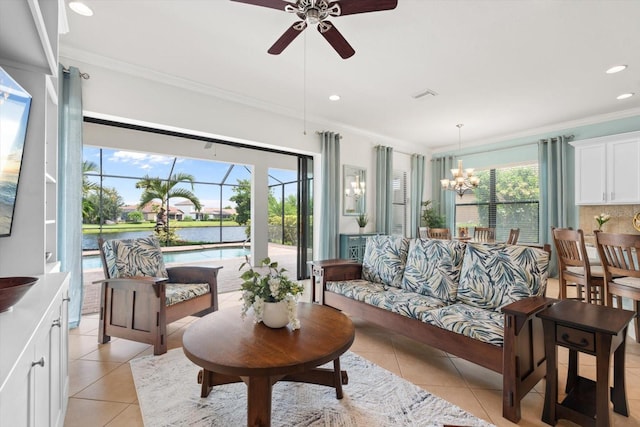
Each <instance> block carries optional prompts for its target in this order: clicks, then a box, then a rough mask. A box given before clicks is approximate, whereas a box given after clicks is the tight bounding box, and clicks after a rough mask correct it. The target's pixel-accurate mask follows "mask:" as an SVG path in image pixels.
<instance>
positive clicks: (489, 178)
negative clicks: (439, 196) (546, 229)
mask: <svg viewBox="0 0 640 427" xmlns="http://www.w3.org/2000/svg"><path fill="white" fill-rule="evenodd" d="M476 174H477V175H478V177H479V178H480V186H479V187H478V188H477V189H476V190H475V191H474V192H473V193H468V194H465V195H464V196H462V197H457V196H456V209H455V224H456V229H457V227H469V228H470V230H469V231H470V232H472V229H473V228H474V227H494V228H495V229H496V240H497V241H505V240H506V239H507V237H508V235H509V230H510V229H511V228H519V229H520V238H519V239H518V241H520V242H524V243H538V239H539V234H538V230H539V215H540V211H539V205H540V186H539V181H538V164H537V163H535V164H526V165H518V166H508V167H504V168H496V169H490V170H482V171H477V173H476Z"/></svg>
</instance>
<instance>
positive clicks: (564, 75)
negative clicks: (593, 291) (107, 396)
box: [60, 0, 640, 150]
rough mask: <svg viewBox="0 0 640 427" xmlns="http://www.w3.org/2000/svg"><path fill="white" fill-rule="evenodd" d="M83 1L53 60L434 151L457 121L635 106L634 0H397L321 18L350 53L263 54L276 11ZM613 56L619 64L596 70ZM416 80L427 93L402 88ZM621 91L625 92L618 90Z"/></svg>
mask: <svg viewBox="0 0 640 427" xmlns="http://www.w3.org/2000/svg"><path fill="white" fill-rule="evenodd" d="M342 1H345V2H346V1H348V0H342ZM85 2H86V3H87V4H88V5H90V6H91V7H92V8H93V10H94V12H95V14H94V16H93V17H83V16H79V15H77V14H75V13H74V12H71V11H68V18H69V27H70V32H69V33H68V34H66V35H62V36H61V38H60V43H61V48H60V54H61V56H62V57H63V58H69V59H72V60H78V61H82V62H87V63H92V64H96V65H105V64H109V66H110V67H114V66H115V67H118V68H122V69H123V70H124V71H126V70H127V69H134V68H135V69H137V70H138V71H139V70H140V69H141V68H142V69H143V70H145V71H148V72H149V76H150V78H159V79H164V78H166V79H168V80H169V79H171V80H173V81H176V80H177V79H176V78H178V79H184V80H186V81H188V82H196V83H199V84H203V85H205V86H207V87H208V92H211V91H213V92H214V93H219V94H220V96H222V97H227V98H234V99H240V100H242V102H246V103H249V104H255V105H260V106H261V107H262V108H264V107H265V105H266V106H267V108H269V109H272V110H276V111H284V112H286V113H287V114H292V115H295V116H297V117H302V116H303V114H304V110H305V98H306V115H307V118H308V119H316V120H318V121H319V122H320V123H340V124H342V125H345V126H348V127H350V128H353V129H357V130H363V131H366V132H368V133H373V134H378V135H381V136H385V137H390V138H394V139H398V140H402V141H407V142H410V143H414V144H423V145H425V146H426V147H430V148H433V149H436V150H442V149H446V148H452V147H454V148H455V147H456V146H457V143H458V130H457V129H456V124H457V123H464V127H463V129H462V139H463V143H464V144H465V145H466V144H470V143H480V142H497V141H499V140H504V139H508V138H515V137H519V136H525V135H534V134H536V133H543V132H546V131H552V130H561V129H564V128H567V127H570V126H573V125H577V124H585V123H592V122H597V121H603V120H604V119H611V118H616V117H628V116H631V115H638V114H640V1H638V0H598V1H595V0H535V1H532V0H511V1H509V0H501V1H493V0H399V1H398V3H399V4H398V7H397V8H396V9H395V10H391V11H384V12H375V13H365V14H358V15H348V16H343V17H337V18H333V19H332V22H333V23H334V24H335V25H336V27H337V28H338V29H339V30H340V32H341V33H342V34H343V35H344V37H345V38H346V39H347V40H348V41H349V42H350V44H351V45H352V46H353V48H354V49H355V51H356V54H355V55H354V56H353V57H352V58H350V59H347V60H343V59H341V58H340V57H339V56H338V54H337V53H336V52H335V51H334V50H333V49H332V48H331V47H330V45H329V44H328V43H327V42H326V41H325V40H324V38H322V36H321V35H320V34H319V33H318V32H317V31H316V30H315V28H307V30H306V31H305V32H304V33H303V35H301V36H300V37H298V38H297V39H296V40H294V41H293V43H292V44H291V45H290V46H289V47H288V48H287V49H286V50H285V51H284V52H283V53H282V54H281V55H278V56H273V55H269V54H268V53H267V49H268V48H269V47H270V46H271V45H272V44H273V43H274V42H275V40H276V39H277V38H278V37H280V35H281V34H282V33H283V32H284V31H285V30H286V29H287V28H288V27H289V26H290V25H291V24H292V23H293V22H294V21H295V20H296V19H295V17H294V16H293V15H291V14H288V13H285V12H281V11H278V10H275V9H269V8H265V7H258V6H252V5H247V4H242V3H237V2H231V1H228V0H85ZM305 46H306V48H305ZM305 51H306V54H305ZM305 64H306V66H305ZM616 64H627V65H628V66H629V68H628V69H627V70H626V71H623V72H621V73H618V74H614V75H607V74H605V70H606V69H607V68H609V67H610V66H612V65H616ZM305 77H306V79H305ZM305 80H306V90H305ZM425 89H431V90H433V91H435V92H437V93H438V95H437V96H436V97H424V98H421V99H418V100H416V99H413V97H412V95H415V94H417V93H420V92H422V91H423V90H425ZM625 92H635V93H636V96H634V97H632V98H630V99H627V100H623V101H619V100H616V96H618V95H619V94H621V93H625ZM305 93H306V96H305ZM332 93H338V94H339V95H340V96H341V97H342V99H341V100H340V101H339V102H331V101H329V100H328V97H329V95H330V94H332Z"/></svg>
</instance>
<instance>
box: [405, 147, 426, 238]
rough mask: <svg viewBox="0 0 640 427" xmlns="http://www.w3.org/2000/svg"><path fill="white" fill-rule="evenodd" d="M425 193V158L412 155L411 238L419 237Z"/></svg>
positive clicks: (420, 155)
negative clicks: (423, 195) (423, 194)
mask: <svg viewBox="0 0 640 427" xmlns="http://www.w3.org/2000/svg"><path fill="white" fill-rule="evenodd" d="M423 192H424V156H423V155H422V154H412V155H411V217H410V223H411V225H410V228H411V230H410V232H409V233H408V234H409V236H410V237H418V227H420V214H421V213H422V193H423Z"/></svg>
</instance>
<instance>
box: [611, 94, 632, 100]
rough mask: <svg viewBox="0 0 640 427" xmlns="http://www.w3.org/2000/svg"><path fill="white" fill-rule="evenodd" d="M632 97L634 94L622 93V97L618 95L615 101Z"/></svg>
mask: <svg viewBox="0 0 640 427" xmlns="http://www.w3.org/2000/svg"><path fill="white" fill-rule="evenodd" d="M633 95H635V94H634V93H623V94H622V95H618V97H617V98H616V99H627V98H631V97H632V96H633Z"/></svg>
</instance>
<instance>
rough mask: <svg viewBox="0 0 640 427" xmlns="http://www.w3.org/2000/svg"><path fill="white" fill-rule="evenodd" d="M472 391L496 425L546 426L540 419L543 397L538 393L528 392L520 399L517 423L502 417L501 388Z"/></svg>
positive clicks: (500, 426)
mask: <svg viewBox="0 0 640 427" xmlns="http://www.w3.org/2000/svg"><path fill="white" fill-rule="evenodd" d="M473 393H474V394H475V396H476V398H477V399H478V401H479V402H480V404H481V405H482V407H483V408H484V410H485V411H486V412H487V414H488V415H489V418H490V420H491V422H492V423H493V424H495V425H496V426H499V427H502V426H515V425H519V426H521V427H523V426H547V424H545V423H544V422H543V421H542V419H541V416H542V407H543V405H544V398H543V397H542V396H540V395H539V394H538V393H529V394H527V395H526V396H525V398H524V399H522V401H521V406H520V408H521V411H522V419H521V420H520V422H518V424H514V423H512V422H511V421H509V420H507V419H506V418H503V417H502V390H486V389H474V390H473ZM558 425H561V424H560V423H558Z"/></svg>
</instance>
